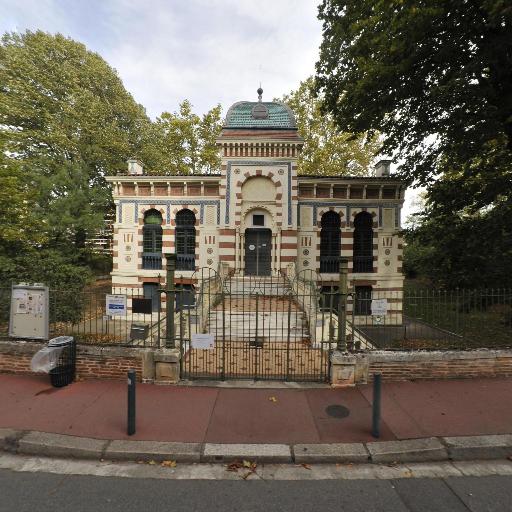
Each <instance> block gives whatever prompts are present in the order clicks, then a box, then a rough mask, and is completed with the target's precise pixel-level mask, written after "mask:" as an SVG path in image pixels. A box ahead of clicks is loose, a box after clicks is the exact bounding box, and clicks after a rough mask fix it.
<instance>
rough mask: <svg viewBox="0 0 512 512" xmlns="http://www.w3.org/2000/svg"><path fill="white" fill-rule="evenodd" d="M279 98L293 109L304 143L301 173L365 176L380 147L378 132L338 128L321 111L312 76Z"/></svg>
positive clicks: (328, 116) (299, 163) (301, 155)
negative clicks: (370, 133) (369, 135)
mask: <svg viewBox="0 0 512 512" xmlns="http://www.w3.org/2000/svg"><path fill="white" fill-rule="evenodd" d="M278 101H282V102H283V103H286V104H287V105H288V106H289V107H290V108H291V109H292V110H293V112H294V113H295V117H296V120H297V127H298V131H299V135H300V136H301V137H303V138H304V147H303V149H302V152H301V154H300V155H299V160H298V173H299V174H302V175H308V174H309V175H326V176H329V175H331V176H336V175H340V174H341V175H350V176H364V175H368V174H369V173H371V163H372V160H373V158H374V156H375V154H376V153H377V152H378V150H379V148H380V142H379V138H378V136H377V135H374V136H372V137H368V136H367V134H366V133H363V134H361V135H359V136H357V137H354V136H353V134H352V133H349V132H343V131H342V132H340V130H339V129H338V128H337V127H336V125H335V123H334V121H333V118H332V116H331V115H324V114H323V113H322V110H321V107H322V98H321V97H318V96H316V95H315V92H314V78H313V77H309V78H307V79H306V80H305V81H303V82H301V83H300V85H299V87H298V89H297V90H295V91H292V92H290V93H289V94H286V95H285V96H283V98H281V99H279V100H278Z"/></svg>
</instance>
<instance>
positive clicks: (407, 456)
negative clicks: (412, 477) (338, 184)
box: [366, 437, 448, 462]
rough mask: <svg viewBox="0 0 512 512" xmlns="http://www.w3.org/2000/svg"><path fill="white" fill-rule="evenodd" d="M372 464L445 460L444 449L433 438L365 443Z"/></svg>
mask: <svg viewBox="0 0 512 512" xmlns="http://www.w3.org/2000/svg"><path fill="white" fill-rule="evenodd" d="M366 448H367V449H368V451H369V452H370V456H371V460H372V462H426V461H435V460H446V459H447V458H448V454H447V452H446V449H445V447H444V446H443V445H442V444H441V443H440V441H439V440H438V439H437V438H435V437H428V438H424V439H407V440H405V441H381V442H375V443H366Z"/></svg>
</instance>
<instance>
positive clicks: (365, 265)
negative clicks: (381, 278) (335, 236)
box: [353, 256, 373, 273]
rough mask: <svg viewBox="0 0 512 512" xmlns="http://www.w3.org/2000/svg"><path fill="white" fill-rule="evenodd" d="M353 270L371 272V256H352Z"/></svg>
mask: <svg viewBox="0 0 512 512" xmlns="http://www.w3.org/2000/svg"><path fill="white" fill-rule="evenodd" d="M353 272H359V273H361V272H373V256H354V269H353Z"/></svg>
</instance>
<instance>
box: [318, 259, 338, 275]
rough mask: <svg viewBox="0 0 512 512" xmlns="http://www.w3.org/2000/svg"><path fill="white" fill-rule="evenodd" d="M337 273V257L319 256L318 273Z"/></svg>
mask: <svg viewBox="0 0 512 512" xmlns="http://www.w3.org/2000/svg"><path fill="white" fill-rule="evenodd" d="M339 271H340V257H339V256H320V272H321V273H322V274H337V273H338V272H339Z"/></svg>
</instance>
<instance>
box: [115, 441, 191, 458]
mask: <svg viewBox="0 0 512 512" xmlns="http://www.w3.org/2000/svg"><path fill="white" fill-rule="evenodd" d="M200 455H201V445H200V444H199V443H166V442H158V441H112V442H111V443H110V444H109V445H108V447H107V449H106V450H105V458H106V459H112V460H158V461H162V460H175V461H177V462H199V459H200Z"/></svg>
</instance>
